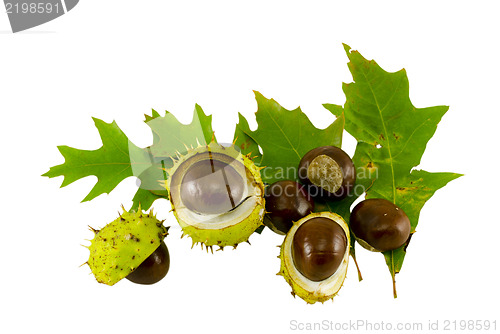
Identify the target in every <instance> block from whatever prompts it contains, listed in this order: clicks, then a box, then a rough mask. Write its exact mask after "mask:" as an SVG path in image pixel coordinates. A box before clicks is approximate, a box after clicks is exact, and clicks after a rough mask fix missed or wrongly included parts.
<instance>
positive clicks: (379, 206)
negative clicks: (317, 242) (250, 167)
mask: <svg viewBox="0 0 500 334" xmlns="http://www.w3.org/2000/svg"><path fill="white" fill-rule="evenodd" d="M298 180H299V181H300V183H299V182H296V181H295V180H283V181H278V182H276V183H273V184H272V185H270V186H269V187H268V188H267V189H266V211H267V214H266V218H265V220H264V223H265V225H266V226H268V227H269V228H270V229H271V230H273V231H274V232H276V233H278V234H283V235H284V234H287V232H288V231H289V230H290V228H291V227H292V226H293V223H294V222H296V221H298V220H299V219H301V218H303V217H305V216H307V215H308V214H310V213H311V212H313V211H314V202H315V201H328V200H330V201H339V200H342V199H344V198H346V197H347V196H350V195H351V194H352V192H353V189H354V185H355V182H356V169H355V166H354V164H353V162H352V160H351V158H350V157H349V156H348V155H347V154H346V153H345V152H344V151H343V150H342V149H340V148H338V147H335V146H322V147H317V148H315V149H312V150H310V151H309V152H307V153H306V154H305V155H304V156H303V157H302V159H301V160H300V163H299V165H298ZM350 227H351V230H352V233H353V235H354V236H355V238H356V240H357V241H358V242H359V244H360V245H361V246H363V247H364V248H366V249H368V250H371V251H377V252H380V251H382V252H383V251H388V250H394V249H397V248H399V247H401V246H403V245H404V244H405V243H406V242H407V241H408V239H409V236H410V233H411V225H410V220H409V218H408V216H407V215H406V214H405V212H404V211H403V210H402V209H401V208H399V207H398V206H396V205H395V204H394V203H392V202H390V201H388V200H385V199H382V198H372V199H366V200H364V201H362V202H360V203H359V204H357V205H356V206H355V208H354V209H353V211H352V213H351V216H350ZM301 238H303V237H301ZM299 257H300V256H299Z"/></svg>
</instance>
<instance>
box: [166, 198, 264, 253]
mask: <svg viewBox="0 0 500 334" xmlns="http://www.w3.org/2000/svg"><path fill="white" fill-rule="evenodd" d="M263 206H264V205H263V204H262V205H259V206H257V207H255V209H254V210H253V211H252V213H251V214H250V215H249V216H248V217H247V218H245V221H244V223H240V224H237V225H231V226H228V227H225V228H223V229H220V230H209V229H200V228H197V227H196V226H192V225H189V224H186V223H185V222H184V221H183V220H181V219H179V217H177V214H176V212H175V210H174V215H175V217H176V218H177V221H178V222H179V225H180V226H181V228H182V233H183V235H188V236H189V237H190V238H191V239H192V242H193V246H194V245H196V244H198V243H201V244H202V245H205V247H207V250H208V249H209V248H210V249H211V247H212V246H219V247H220V249H222V248H224V247H225V246H233V247H234V248H236V247H237V245H238V244H239V243H242V242H248V238H249V237H250V235H251V234H252V233H253V232H255V230H256V229H257V228H258V227H259V226H260V225H262V217H261V216H262V214H263V213H262V210H263ZM202 247H203V246H202Z"/></svg>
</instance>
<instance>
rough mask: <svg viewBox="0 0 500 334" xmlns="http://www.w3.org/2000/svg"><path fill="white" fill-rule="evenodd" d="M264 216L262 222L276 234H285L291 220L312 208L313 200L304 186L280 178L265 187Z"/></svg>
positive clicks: (295, 219)
mask: <svg viewBox="0 0 500 334" xmlns="http://www.w3.org/2000/svg"><path fill="white" fill-rule="evenodd" d="M265 199H266V211H267V214H266V218H265V219H264V224H265V225H266V226H267V227H269V228H270V229H271V230H273V231H274V232H276V233H278V234H286V233H287V232H288V231H289V230H290V228H291V227H292V225H293V222H296V221H298V220H299V219H301V218H303V217H305V216H307V215H308V214H309V213H311V212H312V211H313V210H314V202H313V200H312V198H311V197H310V196H309V194H308V193H307V191H306V190H305V189H304V186H302V185H301V184H299V183H297V182H295V181H291V180H282V181H278V182H275V183H273V184H272V185H270V186H269V187H267V188H266V194H265Z"/></svg>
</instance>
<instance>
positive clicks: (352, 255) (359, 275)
mask: <svg viewBox="0 0 500 334" xmlns="http://www.w3.org/2000/svg"><path fill="white" fill-rule="evenodd" d="M351 257H352V259H353V260H354V264H355V265H356V269H357V270H358V280H359V281H360V282H361V281H362V280H363V276H361V271H360V270H359V266H358V261H356V256H355V255H354V254H352V253H351Z"/></svg>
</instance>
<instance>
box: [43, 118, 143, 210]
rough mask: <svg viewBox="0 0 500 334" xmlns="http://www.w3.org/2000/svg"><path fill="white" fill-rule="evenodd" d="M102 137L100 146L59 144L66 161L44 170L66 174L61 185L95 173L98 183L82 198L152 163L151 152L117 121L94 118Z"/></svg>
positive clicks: (109, 187)
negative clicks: (91, 147)
mask: <svg viewBox="0 0 500 334" xmlns="http://www.w3.org/2000/svg"><path fill="white" fill-rule="evenodd" d="M93 119H94V123H95V126H96V128H97V130H98V131H99V135H100V136H101V140H102V147H101V148H99V149H97V150H93V151H91V150H79V149H76V148H72V147H68V146H58V149H59V152H61V154H62V155H63V157H64V159H65V162H64V163H63V164H61V165H58V166H54V167H51V168H50V170H49V171H48V172H47V173H45V174H43V176H47V177H49V178H52V177H57V176H64V180H63V182H62V184H61V187H65V186H67V185H68V184H71V183H73V182H74V181H76V180H79V179H81V178H84V177H86V176H90V175H95V176H96V177H97V183H96V184H95V186H94V187H93V188H92V190H91V191H90V193H89V194H88V195H87V196H86V197H85V198H84V199H83V201H82V202H85V201H90V200H92V199H94V198H96V197H97V196H99V195H101V194H104V193H106V194H109V193H110V192H111V190H113V189H114V188H115V187H116V186H117V185H118V184H119V183H120V182H121V181H123V180H124V179H126V178H127V177H129V176H134V175H136V174H137V173H139V174H140V173H141V172H142V171H144V170H146V169H147V168H148V166H149V165H150V164H151V162H150V161H151V159H150V157H149V155H148V153H147V152H145V151H144V150H143V149H141V148H139V147H137V146H136V145H134V144H133V143H132V142H131V141H130V140H128V138H127V136H126V135H125V134H124V133H123V131H122V130H121V129H120V128H119V127H118V125H117V124H116V123H115V122H114V121H113V122H112V123H106V122H104V121H102V120H100V119H97V118H93Z"/></svg>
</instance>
